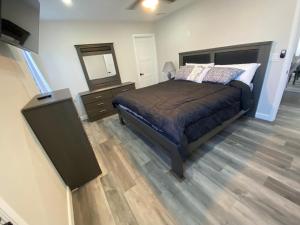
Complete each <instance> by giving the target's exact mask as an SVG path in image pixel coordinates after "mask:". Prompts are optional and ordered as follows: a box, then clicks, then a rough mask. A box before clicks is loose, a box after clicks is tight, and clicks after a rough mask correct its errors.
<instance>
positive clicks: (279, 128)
mask: <svg viewBox="0 0 300 225" xmlns="http://www.w3.org/2000/svg"><path fill="white" fill-rule="evenodd" d="M296 94H298V95H296ZM296 94H295V93H293V94H290V93H287V94H286V95H285V97H284V100H283V103H282V105H281V107H280V110H279V114H278V118H277V120H276V122H274V123H267V122H263V121H259V120H255V119H249V118H242V119H241V120H239V121H237V122H236V123H234V124H232V125H231V126H230V127H229V128H228V129H226V130H225V131H224V132H222V133H220V134H219V135H217V136H216V137H215V138H213V139H212V140H211V141H209V142H208V143H207V144H205V145H204V146H202V147H201V148H199V150H198V151H196V152H195V154H193V155H192V157H191V158H190V159H189V160H188V161H187V162H186V164H185V175H186V179H185V180H183V181H180V180H178V179H176V178H175V177H174V176H172V175H171V174H170V172H169V167H168V166H167V164H166V163H165V162H163V161H162V160H160V158H158V157H157V155H156V154H155V153H154V152H153V151H152V150H153V149H156V147H154V146H152V145H150V144H146V143H145V142H144V141H143V140H141V138H140V137H138V136H137V135H135V134H134V133H133V132H132V131H131V130H129V129H128V128H127V127H126V126H121V125H120V124H119V121H118V118H117V116H112V117H109V118H107V119H105V120H102V121H98V122H94V123H85V124H84V126H85V128H86V131H87V133H88V136H89V138H90V140H91V143H92V145H93V147H94V150H95V153H96V156H97V159H98V161H99V164H100V165H101V168H102V170H103V174H102V175H101V176H100V177H99V178H97V179H95V180H93V181H91V182H90V183H88V184H87V185H85V186H84V187H82V188H80V189H79V190H77V191H75V192H73V205H74V214H75V223H76V225H102V224H103V225H110V224H112V225H119V224H122V225H123V224H124V225H125V224H128V225H129V224H130V225H135V224H139V225H144V224H145V225H153V224H155V225H160V224H162V225H163V224H167V225H169V224H170V225H171V224H174V225H175V224H178V225H194V224H197V225H200V224H212V225H215V224H220V225H221V224H222V225H225V224H226V225H229V224H232V225H233V224H234V225H244V224H245V225H248V224H249V225H253V224H258V225H264V224H265V225H273V224H274V225H282V224H285V225H293V224H294V225H299V224H300V139H299V138H300V93H296Z"/></svg>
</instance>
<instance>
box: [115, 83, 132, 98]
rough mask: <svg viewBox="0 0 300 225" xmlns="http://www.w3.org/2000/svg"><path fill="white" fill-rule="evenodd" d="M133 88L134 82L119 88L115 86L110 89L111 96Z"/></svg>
mask: <svg viewBox="0 0 300 225" xmlns="http://www.w3.org/2000/svg"><path fill="white" fill-rule="evenodd" d="M134 89H135V85H134V84H130V85H126V86H123V87H120V88H115V89H113V90H112V92H113V97H115V96H116V95H118V94H120V93H123V92H127V91H130V90H134Z"/></svg>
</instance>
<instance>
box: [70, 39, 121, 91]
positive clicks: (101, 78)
mask: <svg viewBox="0 0 300 225" xmlns="http://www.w3.org/2000/svg"><path fill="white" fill-rule="evenodd" d="M75 48H76V49H77V53H78V56H79V60H80V63H81V66H82V70H83V72H84V75H85V78H86V81H87V83H88V86H89V88H90V90H95V89H99V88H103V87H107V86H112V85H116V84H120V83H121V80H120V74H119V69H118V64H117V60H116V56H115V51H114V47H113V44H112V43H108V44H88V45H75Z"/></svg>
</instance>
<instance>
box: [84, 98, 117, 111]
mask: <svg viewBox="0 0 300 225" xmlns="http://www.w3.org/2000/svg"><path fill="white" fill-rule="evenodd" d="M84 107H85V109H86V111H87V112H91V111H95V110H99V109H113V105H112V103H111V99H103V100H101V101H97V102H92V103H88V104H85V105H84Z"/></svg>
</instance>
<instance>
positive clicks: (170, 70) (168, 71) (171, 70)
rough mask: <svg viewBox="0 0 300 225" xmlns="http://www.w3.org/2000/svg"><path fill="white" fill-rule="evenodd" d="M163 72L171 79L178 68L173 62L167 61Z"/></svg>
mask: <svg viewBox="0 0 300 225" xmlns="http://www.w3.org/2000/svg"><path fill="white" fill-rule="evenodd" d="M163 72H164V73H166V74H167V76H168V78H169V80H171V79H172V75H173V73H174V72H176V68H175V66H174V64H173V62H166V63H165V65H164V68H163Z"/></svg>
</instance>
